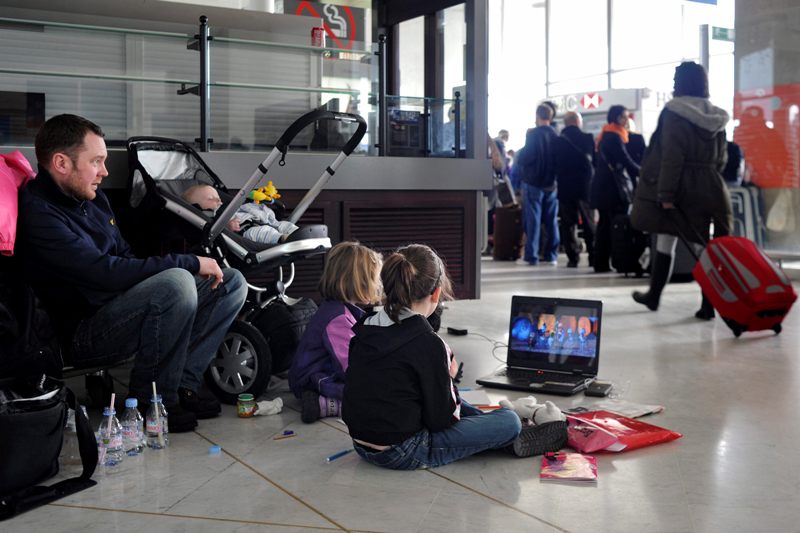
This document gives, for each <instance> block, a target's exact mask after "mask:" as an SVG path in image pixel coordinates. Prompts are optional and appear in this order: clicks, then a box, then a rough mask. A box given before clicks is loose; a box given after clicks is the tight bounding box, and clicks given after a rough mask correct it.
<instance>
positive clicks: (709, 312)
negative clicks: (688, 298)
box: [694, 294, 715, 320]
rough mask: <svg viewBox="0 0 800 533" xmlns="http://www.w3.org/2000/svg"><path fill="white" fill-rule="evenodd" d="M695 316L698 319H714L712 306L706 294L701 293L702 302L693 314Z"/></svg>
mask: <svg viewBox="0 0 800 533" xmlns="http://www.w3.org/2000/svg"><path fill="white" fill-rule="evenodd" d="M694 316H695V318H699V319H700V320H713V319H714V316H715V314H714V306H713V305H711V302H709V301H708V298H706V295H705V294H703V302H702V303H701V304H700V309H699V310H698V311H697V312H696V313H695V314H694Z"/></svg>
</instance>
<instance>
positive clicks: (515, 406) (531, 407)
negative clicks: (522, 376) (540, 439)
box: [500, 396, 567, 426]
mask: <svg viewBox="0 0 800 533" xmlns="http://www.w3.org/2000/svg"><path fill="white" fill-rule="evenodd" d="M500 406H501V407H505V408H506V409H511V410H512V411H514V412H515V413H517V416H519V417H520V418H521V419H523V420H524V419H526V418H527V419H528V420H530V421H531V422H532V423H533V425H535V426H540V425H542V424H545V423H547V422H554V421H556V420H566V419H567V417H566V416H564V413H562V412H561V409H559V408H558V407H557V406H556V404H554V403H553V402H551V401H549V400H548V401H546V402H544V404H539V403H536V398H534V397H533V396H527V397H525V398H519V399H518V400H514V401H513V402H510V401H508V400H500Z"/></svg>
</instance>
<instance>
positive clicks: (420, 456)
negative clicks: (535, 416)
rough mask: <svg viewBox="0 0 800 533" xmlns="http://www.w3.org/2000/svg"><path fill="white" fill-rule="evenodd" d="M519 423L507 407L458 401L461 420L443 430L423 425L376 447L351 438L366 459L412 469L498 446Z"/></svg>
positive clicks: (508, 440)
mask: <svg viewBox="0 0 800 533" xmlns="http://www.w3.org/2000/svg"><path fill="white" fill-rule="evenodd" d="M521 429H522V423H521V422H520V419H519V416H517V414H516V413H515V412H514V411H511V410H509V409H505V408H502V409H497V410H496V411H492V412H489V413H484V412H482V411H481V410H479V409H477V408H475V407H473V406H471V405H470V404H468V403H467V402H465V401H464V400H462V401H461V420H459V421H458V422H456V423H455V424H453V425H452V426H450V427H449V428H447V429H445V430H443V431H437V432H436V433H431V432H429V431H428V430H427V429H423V430H422V431H420V432H419V433H417V434H416V435H414V436H412V437H409V438H408V439H406V440H405V441H403V442H401V443H400V444H395V445H394V446H391V447H390V448H388V449H386V450H383V451H378V450H374V449H372V448H369V447H367V446H362V445H360V444H358V443H357V442H353V447H354V448H355V450H356V452H358V455H360V456H361V457H363V458H364V459H365V460H366V461H368V462H370V463H372V464H374V465H377V466H382V467H384V468H391V469H393V470H415V469H417V468H428V467H435V466H441V465H446V464H448V463H452V462H453V461H458V460H459V459H463V458H464V457H469V456H470V455H474V454H476V453H478V452H482V451H484V450H490V449H494V448H502V447H504V446H507V445H508V444H511V442H513V441H514V439H516V438H517V436H518V435H519V432H520V430H521Z"/></svg>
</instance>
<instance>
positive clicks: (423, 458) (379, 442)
mask: <svg viewBox="0 0 800 533" xmlns="http://www.w3.org/2000/svg"><path fill="white" fill-rule="evenodd" d="M381 282H382V284H383V289H384V293H385V296H384V306H383V309H382V310H380V311H378V312H377V313H372V314H369V315H367V316H365V317H364V318H362V319H361V320H359V321H358V323H356V325H355V326H353V331H354V333H355V336H354V337H353V339H352V340H351V342H350V354H349V360H350V364H349V367H348V369H347V373H346V377H345V389H344V401H343V405H342V411H343V418H344V422H345V423H346V424H347V427H348V429H349V431H350V436H351V437H352V438H353V446H354V448H355V450H356V452H358V454H359V455H360V456H361V457H363V458H364V459H365V460H367V461H369V462H370V463H373V464H375V465H378V466H383V467H386V468H392V469H397V470H413V469H415V468H428V467H435V466H439V465H443V464H447V463H451V462H453V461H457V460H458V459H462V458H464V457H468V456H470V455H473V454H475V453H478V452H481V451H483V450H488V449H492V448H502V447H505V446H507V445H509V444H511V443H512V442H513V441H514V439H515V438H516V437H517V436H518V435H519V432H520V419H519V417H518V416H517V415H516V414H515V413H514V412H513V411H510V410H508V409H498V410H496V411H493V412H490V413H483V412H481V411H480V410H478V409H476V408H475V407H473V406H471V405H469V404H468V403H467V402H465V401H463V400H461V399H460V398H459V397H458V392H457V390H456V387H455V385H454V384H453V376H455V373H456V371H457V368H458V365H457V363H456V361H455V358H454V357H453V354H452V352H451V351H450V348H449V347H448V346H447V344H445V342H444V341H443V340H442V339H441V338H440V337H439V336H438V335H437V334H436V333H434V331H433V329H432V328H431V326H430V324H429V323H428V321H427V318H428V317H429V316H430V315H431V314H432V313H433V312H434V311H435V310H436V307H437V305H438V304H439V301H440V300H441V299H446V298H452V292H451V285H450V278H449V277H448V275H447V270H446V269H445V265H444V263H443V262H442V260H441V258H439V256H438V255H436V253H435V252H434V251H433V250H432V249H431V248H430V247H428V246H425V245H423V244H411V245H408V246H405V247H403V248H400V249H398V250H397V251H396V252H394V253H393V254H391V255H389V256H388V257H387V258H385V260H384V262H383V267H382V269H381Z"/></svg>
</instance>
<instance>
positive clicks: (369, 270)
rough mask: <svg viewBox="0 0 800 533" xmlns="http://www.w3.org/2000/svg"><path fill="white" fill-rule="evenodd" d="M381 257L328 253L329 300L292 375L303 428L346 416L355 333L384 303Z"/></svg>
mask: <svg viewBox="0 0 800 533" xmlns="http://www.w3.org/2000/svg"><path fill="white" fill-rule="evenodd" d="M380 270H381V257H380V255H379V254H378V253H376V252H374V251H372V250H370V249H369V248H367V247H366V246H362V245H360V244H358V243H355V242H341V243H339V244H337V245H336V246H334V247H333V248H331V250H330V252H328V257H327V262H326V264H325V270H324V271H323V273H322V279H321V280H320V284H319V292H320V294H321V295H322V298H323V299H324V300H323V302H322V304H320V306H319V309H318V310H317V312H316V314H315V315H314V317H313V318H312V319H311V321H310V322H309V324H308V326H307V327H306V330H305V333H304V334H303V338H302V339H301V340H300V344H299V345H298V347H297V352H296V353H295V357H294V360H293V361H292V367H291V368H290V369H289V386H290V387H291V389H292V392H293V393H294V395H295V396H296V397H298V398H301V399H302V402H303V403H302V414H301V418H302V420H303V422H305V423H310V422H314V421H315V420H317V419H318V418H323V417H326V416H340V415H341V400H342V391H343V388H344V373H345V370H347V365H348V355H347V354H348V349H349V346H350V338H351V337H352V336H353V330H352V329H351V328H352V327H353V325H354V324H355V323H356V321H357V320H358V319H359V318H361V316H362V315H363V314H364V311H363V310H362V309H361V306H363V305H365V304H375V303H378V302H380V300H381V296H382V291H381V285H380V278H379V276H380Z"/></svg>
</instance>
